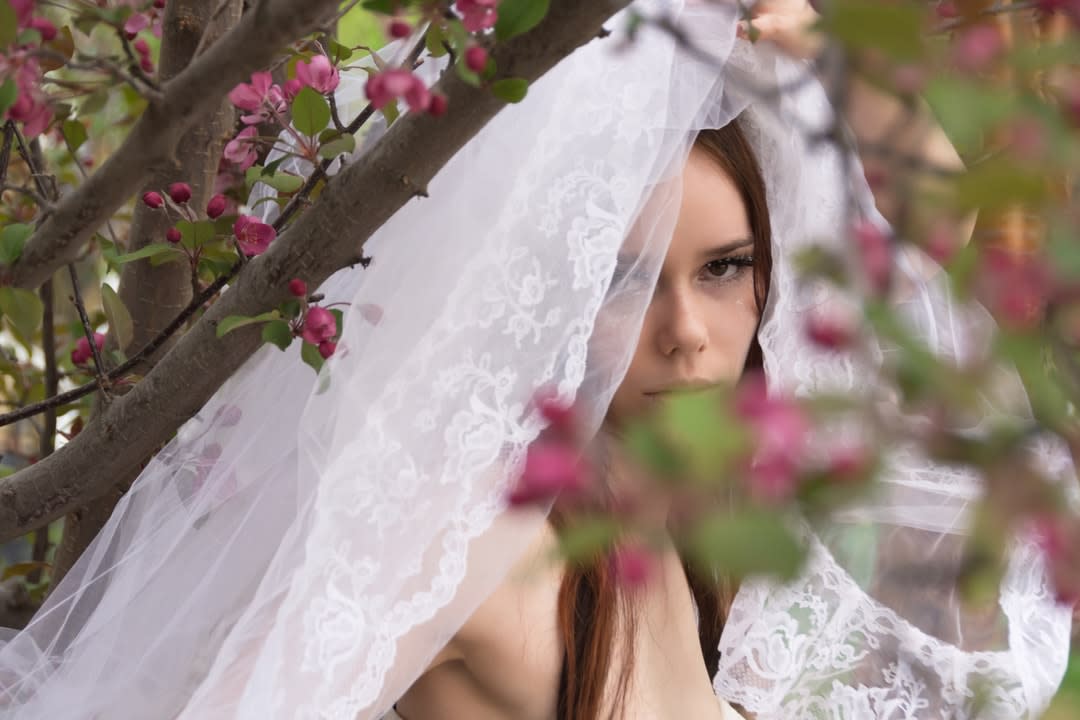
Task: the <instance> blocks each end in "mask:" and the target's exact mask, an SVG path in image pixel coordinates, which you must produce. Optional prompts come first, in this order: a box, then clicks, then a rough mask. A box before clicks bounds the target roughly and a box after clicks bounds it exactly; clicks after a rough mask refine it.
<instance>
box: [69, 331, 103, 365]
mask: <svg viewBox="0 0 1080 720" xmlns="http://www.w3.org/2000/svg"><path fill="white" fill-rule="evenodd" d="M94 344H95V345H97V349H98V351H99V352H100V351H101V350H102V348H104V347H105V336H104V335H102V334H101V333H99V332H96V333H94ZM93 356H94V354H93V353H92V352H91V351H90V341H89V340H87V339H86V336H85V335H83V336H81V337H80V338H79V339H78V340H76V341H75V349H74V350H72V351H71V362H72V364H74V365H85V364H86V363H87V362H89V360H90V358H92V357H93Z"/></svg>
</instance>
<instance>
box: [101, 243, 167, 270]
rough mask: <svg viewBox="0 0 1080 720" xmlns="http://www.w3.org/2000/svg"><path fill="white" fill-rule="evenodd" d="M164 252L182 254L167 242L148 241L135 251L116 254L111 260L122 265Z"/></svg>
mask: <svg viewBox="0 0 1080 720" xmlns="http://www.w3.org/2000/svg"><path fill="white" fill-rule="evenodd" d="M164 254H182V253H181V251H180V250H179V249H177V248H176V247H174V246H173V245H170V244H168V243H150V244H149V245H147V246H145V247H141V248H139V249H138V250H136V251H135V252H130V253H125V254H123V255H117V256H116V259H115V260H114V261H113V262H115V263H116V264H117V265H123V264H124V263H129V262H133V261H135V260H142V259H143V258H152V257H156V256H158V255H164Z"/></svg>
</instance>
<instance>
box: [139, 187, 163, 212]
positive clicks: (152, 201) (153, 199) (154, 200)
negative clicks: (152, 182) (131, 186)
mask: <svg viewBox="0 0 1080 720" xmlns="http://www.w3.org/2000/svg"><path fill="white" fill-rule="evenodd" d="M142 201H143V202H144V203H146V204H147V205H148V206H149V207H152V208H154V209H155V210H157V209H158V208H159V207H161V206H162V205H164V204H165V199H164V198H163V197H161V194H160V193H156V192H154V191H153V190H150V191H148V192H144V193H143V196H142Z"/></svg>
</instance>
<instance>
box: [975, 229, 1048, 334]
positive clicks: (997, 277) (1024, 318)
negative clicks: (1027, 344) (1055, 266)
mask: <svg viewBox="0 0 1080 720" xmlns="http://www.w3.org/2000/svg"><path fill="white" fill-rule="evenodd" d="M981 260H982V268H983V272H981V273H979V275H978V277H977V281H976V286H977V289H978V291H979V293H980V295H981V296H982V299H983V301H984V302H985V303H986V304H987V305H988V306H989V307H990V309H991V311H992V312H993V313H994V314H995V316H997V318H998V319H999V320H1000V321H1001V322H1002V324H1004V325H1007V326H1009V327H1012V328H1015V329H1024V328H1030V327H1032V326H1033V325H1035V324H1037V323H1038V322H1039V320H1040V318H1041V317H1042V314H1043V308H1044V306H1045V304H1046V300H1047V296H1048V294H1049V293H1050V292H1051V291H1052V287H1053V285H1054V278H1053V277H1052V274H1051V272H1050V268H1049V267H1048V266H1047V265H1046V264H1045V262H1044V261H1043V260H1042V258H1041V257H1040V256H1038V255H1036V254H1035V253H1024V252H1015V251H1012V250H1009V249H1007V248H1003V247H998V246H991V247H988V248H986V250H985V251H984V252H983V254H982V258H981Z"/></svg>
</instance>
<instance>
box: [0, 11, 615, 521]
mask: <svg viewBox="0 0 1080 720" xmlns="http://www.w3.org/2000/svg"><path fill="white" fill-rule="evenodd" d="M628 3H629V0H610V1H609V2H589V3H582V2H579V0H553V2H552V4H551V7H550V10H549V11H548V15H547V17H546V18H545V20H544V21H543V22H542V23H541V24H540V25H539V26H537V27H536V28H535V29H534V30H532V31H531V32H529V33H526V34H524V35H521V36H519V37H517V38H514V39H513V40H511V41H509V42H508V43H506V44H505V45H502V46H497V47H496V48H495V50H494V52H493V56H494V58H495V60H496V63H497V64H498V67H499V69H500V76H502V77H520V78H524V79H526V80H528V81H530V82H531V81H534V80H536V79H537V78H538V77H540V76H541V75H543V74H544V73H545V72H547V71H548V70H549V69H551V68H552V67H554V66H555V64H556V63H558V62H559V61H560V60H561V59H562V58H563V57H565V56H566V55H568V54H570V53H571V52H572V51H573V50H575V49H576V48H578V47H579V46H581V45H584V44H585V43H587V42H588V41H590V40H591V39H592V38H594V37H595V36H596V35H597V32H598V30H599V29H600V27H601V24H602V23H603V22H604V21H605V20H606V19H607V18H608V17H610V16H611V14H613V13H614V12H616V11H617V10H619V9H621V8H622V7H624V6H625V5H627V4H628ZM267 4H269V3H267ZM265 5H266V4H264V5H260V6H259V7H264V6H265ZM255 14H258V13H257V12H256V13H255ZM219 44H220V43H219ZM219 44H215V45H214V46H212V47H211V48H210V49H209V50H208V51H207V54H206V55H205V56H203V57H204V58H208V57H211V56H212V55H213V54H214V51H215V48H217V47H218V45H219ZM436 90H437V91H438V92H441V93H443V94H445V95H446V96H447V98H448V99H449V110H448V111H447V113H446V114H445V115H444V116H442V117H440V118H433V117H431V116H429V115H420V114H411V113H410V114H408V115H406V116H404V117H402V118H401V119H399V120H398V121H397V122H395V123H394V125H393V126H392V127H391V128H390V130H389V131H388V132H387V134H386V135H385V136H383V137H382V138H381V139H380V141H379V142H378V143H377V144H376V145H375V147H374V148H372V149H371V150H370V151H369V152H368V153H367V154H366V155H364V156H362V157H361V158H360V159H359V160H358V161H357V162H356V163H355V164H353V165H350V166H348V167H346V168H345V169H344V170H343V171H342V172H341V173H340V174H338V175H337V176H336V177H335V178H333V180H332V181H331V182H330V183H329V185H328V186H327V187H326V189H325V190H324V191H323V193H322V195H321V196H320V197H319V199H318V200H317V201H316V203H315V205H314V206H313V208H312V209H311V210H310V211H309V212H305V213H304V214H303V215H301V216H300V217H298V218H297V219H296V220H295V221H294V222H293V224H292V225H291V226H290V227H289V228H288V229H287V230H286V231H285V232H284V233H283V234H282V235H281V237H279V238H278V239H277V241H275V242H274V243H273V244H272V245H271V246H270V249H269V250H268V251H267V252H266V253H264V254H263V255H260V256H258V257H256V258H255V259H254V260H252V261H251V262H249V263H247V264H246V265H245V267H244V268H243V270H242V271H241V272H240V274H239V275H238V277H237V280H236V283H235V284H234V285H233V286H232V287H231V288H230V289H229V292H227V293H224V294H223V295H222V296H221V298H220V299H219V300H218V301H217V302H216V303H214V305H213V307H211V308H210V309H209V310H207V312H206V313H205V314H204V315H203V316H202V318H201V319H200V320H199V321H198V322H196V323H195V325H194V326H193V327H192V328H191V330H189V331H188V332H187V333H186V334H185V335H184V336H183V337H182V338H181V339H180V340H179V342H178V343H177V344H176V346H175V347H173V348H172V349H171V350H170V351H169V352H168V353H167V354H166V355H165V356H164V357H163V358H162V359H161V361H160V362H159V363H158V364H157V365H156V366H155V367H154V369H153V370H152V371H151V372H150V373H149V374H148V375H147V376H146V378H144V379H143V381H142V382H140V383H139V384H137V385H136V386H135V387H134V388H133V389H132V390H131V391H130V392H128V393H126V394H125V395H122V396H120V397H118V398H116V400H114V402H113V403H112V404H111V405H110V406H109V407H108V409H107V410H105V411H104V412H103V413H102V414H101V415H100V416H99V417H98V419H97V420H96V421H95V422H93V423H91V424H90V425H89V426H88V427H87V428H86V429H85V430H83V431H82V432H81V433H80V434H79V435H78V437H76V438H75V439H74V440H72V441H71V442H70V443H69V444H68V445H67V446H65V447H64V448H63V449H61V450H60V451H58V452H56V453H54V454H53V455H52V456H51V457H49V458H47V459H45V460H43V461H42V462H39V463H37V464H36V465H33V466H31V467H29V468H26V469H24V470H21V471H19V472H17V473H15V474H14V475H11V476H9V477H7V478H5V479H3V480H2V481H0V540H2V539H5V538H11V537H16V536H18V535H21V534H23V533H25V532H27V531H28V530H30V529H33V528H35V527H38V526H40V525H42V524H44V523H46V522H48V521H50V520H52V519H55V518H57V517H60V516H61V515H63V514H64V513H66V512H68V511H69V510H71V509H73V508H75V507H77V506H78V505H80V504H81V503H84V502H85V501H86V500H88V499H90V498H93V497H96V496H98V495H100V494H102V493H104V492H107V491H108V489H109V488H110V487H111V486H112V484H113V483H115V482H116V479H117V478H118V477H119V476H121V475H123V474H124V473H127V472H130V471H131V470H133V469H134V468H136V467H137V466H138V463H139V462H140V461H141V459H142V458H144V457H145V456H146V455H147V454H149V453H151V452H153V451H154V450H155V449H156V448H157V447H159V446H160V445H161V444H162V443H163V442H165V441H167V440H168V438H169V437H170V436H171V435H172V434H173V433H174V432H175V431H176V430H177V428H178V427H179V426H180V425H181V424H182V423H183V422H185V421H186V420H187V419H189V418H190V417H191V416H193V415H194V414H195V413H196V412H197V411H198V410H199V408H200V407H202V406H203V405H204V404H205V403H206V401H207V400H209V399H210V397H211V396H212V395H213V393H214V392H215V391H216V390H217V389H218V387H220V386H221V384H222V383H223V382H224V381H225V380H226V379H227V378H228V377H229V376H231V375H232V374H233V373H234V372H235V371H236V370H237V369H238V368H240V366H241V365H243V364H244V362H245V361H246V360H247V359H248V358H249V357H250V356H251V355H252V354H253V353H254V352H255V350H257V349H258V348H259V346H260V345H261V344H262V340H261V333H260V332H259V330H258V328H254V329H253V328H240V329H238V330H235V331H233V332H230V333H228V334H227V335H225V336H224V337H223V338H220V339H219V338H217V337H216V327H217V323H218V322H220V321H221V320H222V319H223V318H225V317H227V316H229V315H247V316H252V315H256V314H258V313H260V312H264V311H265V310H267V309H269V308H272V307H275V306H277V305H278V304H280V303H281V302H283V301H285V300H287V299H288V298H289V297H291V296H290V295H289V292H288V289H287V284H288V281H289V280H290V279H291V278H294V277H299V278H301V279H303V280H305V281H307V282H308V283H309V285H317V284H320V283H322V282H323V281H324V280H325V279H326V278H328V277H329V276H330V275H331V274H332V273H333V272H335V271H336V270H338V269H340V268H343V267H346V266H348V265H350V264H353V263H355V262H356V257H357V252H358V250H359V249H360V248H361V247H362V245H363V243H364V242H366V240H367V239H368V238H369V237H371V235H372V234H373V233H374V232H375V231H376V230H377V229H378V228H379V227H381V226H382V225H383V223H385V222H386V220H387V219H389V218H390V217H391V216H392V215H393V214H394V213H395V212H397V211H398V210H399V209H400V208H401V207H402V206H403V205H405V203H407V202H408V201H409V200H410V199H412V198H413V197H415V196H416V195H417V192H418V189H420V190H422V189H423V188H424V187H426V185H427V183H428V182H429V181H430V179H431V178H432V177H434V175H435V174H436V173H437V172H438V171H439V170H440V169H441V168H442V167H443V166H444V165H445V164H446V162H447V161H448V160H449V159H450V158H451V157H452V156H453V155H454V154H456V153H457V151H458V150H460V149H461V148H462V147H463V146H464V145H465V144H466V143H467V142H468V141H469V140H470V139H471V138H472V137H473V136H474V135H475V134H476V133H477V132H478V131H479V130H480V129H481V128H482V127H483V126H484V125H485V124H486V123H487V122H488V121H489V120H491V118H492V117H494V116H495V114H496V113H497V112H498V111H499V110H500V109H501V108H502V107H503V102H502V101H501V100H499V99H497V98H496V97H494V96H493V95H492V94H491V93H490V92H489V91H488V90H486V89H483V88H474V87H471V86H469V85H467V84H465V83H464V81H462V80H461V79H460V78H459V77H458V76H457V74H456V73H453V72H448V73H444V75H443V78H442V79H441V80H440V82H439V83H438V87H437V88H436ZM166 92H169V90H167V91H166Z"/></svg>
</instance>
